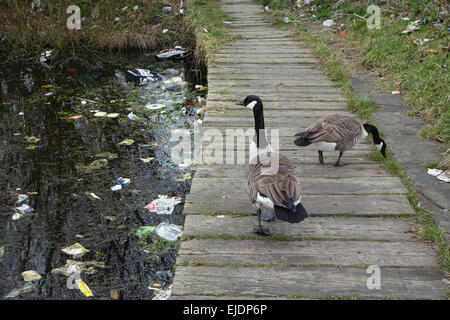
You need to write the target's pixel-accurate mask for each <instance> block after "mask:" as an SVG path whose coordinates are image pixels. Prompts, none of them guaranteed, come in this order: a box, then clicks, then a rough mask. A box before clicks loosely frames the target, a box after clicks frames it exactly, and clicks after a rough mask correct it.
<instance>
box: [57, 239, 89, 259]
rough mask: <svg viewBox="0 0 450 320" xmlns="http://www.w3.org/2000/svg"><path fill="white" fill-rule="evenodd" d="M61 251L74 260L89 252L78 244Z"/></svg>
mask: <svg viewBox="0 0 450 320" xmlns="http://www.w3.org/2000/svg"><path fill="white" fill-rule="evenodd" d="M61 251H62V252H64V253H65V254H68V255H71V256H73V258H74V259H76V258H80V257H82V256H84V255H85V254H86V253H88V252H89V250H88V249H86V248H85V247H83V246H82V245H81V244H80V243H78V242H77V243H75V244H73V245H71V246H70V247H66V248H62V249H61Z"/></svg>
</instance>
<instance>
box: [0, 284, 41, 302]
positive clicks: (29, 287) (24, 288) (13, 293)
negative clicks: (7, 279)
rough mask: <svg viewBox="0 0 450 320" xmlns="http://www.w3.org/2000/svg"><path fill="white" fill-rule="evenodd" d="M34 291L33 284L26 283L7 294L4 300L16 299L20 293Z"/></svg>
mask: <svg viewBox="0 0 450 320" xmlns="http://www.w3.org/2000/svg"><path fill="white" fill-rule="evenodd" d="M33 289H34V284H33V282H26V283H25V284H24V285H23V286H22V287H20V288H19V289H14V290H12V291H11V292H10V293H8V294H7V295H6V296H4V298H16V297H18V296H20V295H21V294H22V293H27V292H30V291H31V290H33Z"/></svg>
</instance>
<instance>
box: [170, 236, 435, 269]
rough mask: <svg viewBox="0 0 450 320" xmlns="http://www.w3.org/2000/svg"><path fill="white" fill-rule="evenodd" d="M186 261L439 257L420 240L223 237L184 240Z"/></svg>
mask: <svg viewBox="0 0 450 320" xmlns="http://www.w3.org/2000/svg"><path fill="white" fill-rule="evenodd" d="M189 261H196V262H200V263H206V264H219V265H221V264H225V265H228V264H234V265H243V264H246V265H247V264H248V265H252V264H253V265H255V264H256V265H261V264H267V265H290V266H294V265H296V266H305V265H326V266H361V265H375V264H376V265H378V266H380V267H434V266H436V265H438V264H439V259H438V257H437V255H436V253H435V252H434V250H433V249H432V248H431V247H427V246H425V245H424V244H422V243H419V242H411V241H402V242H397V241H393V242H390V241H389V242H380V241H356V240H355V241H347V240H340V241H332V240H303V241H276V240H234V239H228V240H222V239H207V240H203V239H194V240H187V241H183V242H182V244H181V247H180V250H179V252H178V258H177V264H178V265H182V264H183V263H188V262H189Z"/></svg>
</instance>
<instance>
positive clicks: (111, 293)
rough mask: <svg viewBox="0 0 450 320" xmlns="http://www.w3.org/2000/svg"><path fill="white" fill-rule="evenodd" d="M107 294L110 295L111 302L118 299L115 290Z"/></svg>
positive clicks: (117, 293)
mask: <svg viewBox="0 0 450 320" xmlns="http://www.w3.org/2000/svg"><path fill="white" fill-rule="evenodd" d="M109 294H110V295H111V299H112V300H117V299H119V292H118V291H117V290H116V289H111V290H109Z"/></svg>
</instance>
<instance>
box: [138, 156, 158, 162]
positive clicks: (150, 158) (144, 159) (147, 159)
mask: <svg viewBox="0 0 450 320" xmlns="http://www.w3.org/2000/svg"><path fill="white" fill-rule="evenodd" d="M140 159H141V161H142V162H143V163H149V162H150V161H153V160H155V157H148V158H140Z"/></svg>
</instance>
